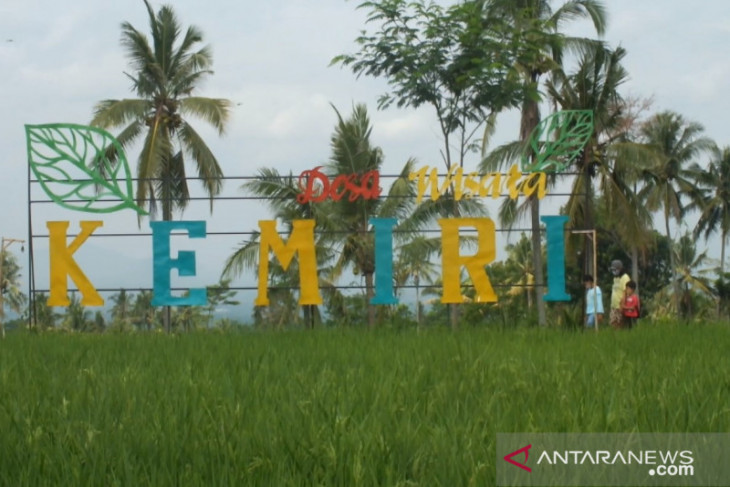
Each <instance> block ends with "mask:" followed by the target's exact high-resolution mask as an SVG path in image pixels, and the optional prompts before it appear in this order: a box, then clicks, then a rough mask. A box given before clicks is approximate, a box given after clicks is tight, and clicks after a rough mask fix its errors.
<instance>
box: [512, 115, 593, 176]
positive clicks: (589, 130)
mask: <svg viewBox="0 0 730 487" xmlns="http://www.w3.org/2000/svg"><path fill="white" fill-rule="evenodd" d="M591 135H593V111H592V110H563V111H560V112H557V113H553V114H552V115H550V116H549V117H547V118H545V119H544V120H542V121H540V123H539V124H537V127H535V130H533V131H532V133H531V134H530V141H529V146H528V149H527V150H525V153H524V154H523V155H522V165H521V167H522V172H560V171H562V170H563V169H565V168H567V167H568V166H569V165H570V164H571V163H572V162H573V160H575V158H576V157H578V156H579V155H580V153H581V152H582V151H583V149H584V148H585V146H586V145H587V144H588V141H589V140H590V139H591ZM529 154H535V158H534V159H531V158H530V156H529Z"/></svg>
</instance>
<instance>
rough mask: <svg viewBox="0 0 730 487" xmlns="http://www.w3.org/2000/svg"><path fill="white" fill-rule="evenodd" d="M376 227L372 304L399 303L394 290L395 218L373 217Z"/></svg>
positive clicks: (371, 220)
mask: <svg viewBox="0 0 730 487" xmlns="http://www.w3.org/2000/svg"><path fill="white" fill-rule="evenodd" d="M369 221H370V224H371V225H372V226H373V229H375V296H373V299H371V300H370V304H398V298H396V297H395V293H394V292H393V227H394V226H395V225H396V224H397V223H398V222H397V220H396V219H395V218H371V219H370V220H369Z"/></svg>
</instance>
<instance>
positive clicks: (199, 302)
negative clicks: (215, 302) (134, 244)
mask: <svg viewBox="0 0 730 487" xmlns="http://www.w3.org/2000/svg"><path fill="white" fill-rule="evenodd" d="M150 226H151V227H152V255H153V258H154V266H153V268H152V269H153V272H152V276H153V281H154V293H153V294H154V296H153V297H152V305H153V306H205V304H206V303H207V302H208V293H207V290H206V289H205V288H202V289H191V290H190V292H189V293H188V295H187V296H180V297H178V296H173V295H172V294H171V293H170V271H171V270H172V269H177V273H178V275H179V276H194V275H195V252H192V251H180V252H179V253H178V258H177V259H172V258H170V233H171V232H172V231H173V230H175V229H184V230H187V231H188V235H189V236H190V238H205V222H204V221H194V222H186V221H176V222H171V221H167V222H150Z"/></svg>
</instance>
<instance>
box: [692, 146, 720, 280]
mask: <svg viewBox="0 0 730 487" xmlns="http://www.w3.org/2000/svg"><path fill="white" fill-rule="evenodd" d="M690 170H691V173H692V178H693V179H694V180H695V181H696V182H697V184H698V185H700V186H701V187H702V188H705V189H707V190H709V194H708V195H707V196H706V197H705V198H704V199H703V200H702V202H701V206H700V211H701V213H700V219H699V220H698V222H697V226H696V227H695V231H694V235H695V237H698V236H699V235H700V234H702V233H704V236H705V239H707V238H709V237H710V235H712V234H713V233H715V232H717V231H719V232H720V276H723V275H724V274H725V247H726V246H727V244H728V236H729V235H730V147H725V148H723V149H720V148H718V147H715V148H713V149H712V158H711V159H710V162H709V164H708V166H707V167H706V168H705V167H702V166H700V165H699V164H697V163H695V164H693V165H692V167H691V168H690Z"/></svg>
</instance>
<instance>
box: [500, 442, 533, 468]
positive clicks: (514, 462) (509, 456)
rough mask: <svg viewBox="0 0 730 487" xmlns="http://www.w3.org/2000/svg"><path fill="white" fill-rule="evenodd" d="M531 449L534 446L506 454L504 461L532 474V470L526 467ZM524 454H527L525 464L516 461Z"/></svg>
mask: <svg viewBox="0 0 730 487" xmlns="http://www.w3.org/2000/svg"><path fill="white" fill-rule="evenodd" d="M530 448H532V445H527V446H524V447H522V448H520V449H519V450H515V451H513V452H512V453H508V454H506V455H505V456H504V459H505V460H506V461H507V462H509V463H511V464H512V465H514V466H515V467H520V468H521V469H522V470H527V471H528V472H530V473H532V469H531V468H530V467H528V466H527V465H526V464H527V460H528V459H529V458H530ZM523 453H524V454H525V463H520V462H518V461H517V460H514V457H516V456H517V455H521V454H523Z"/></svg>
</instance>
